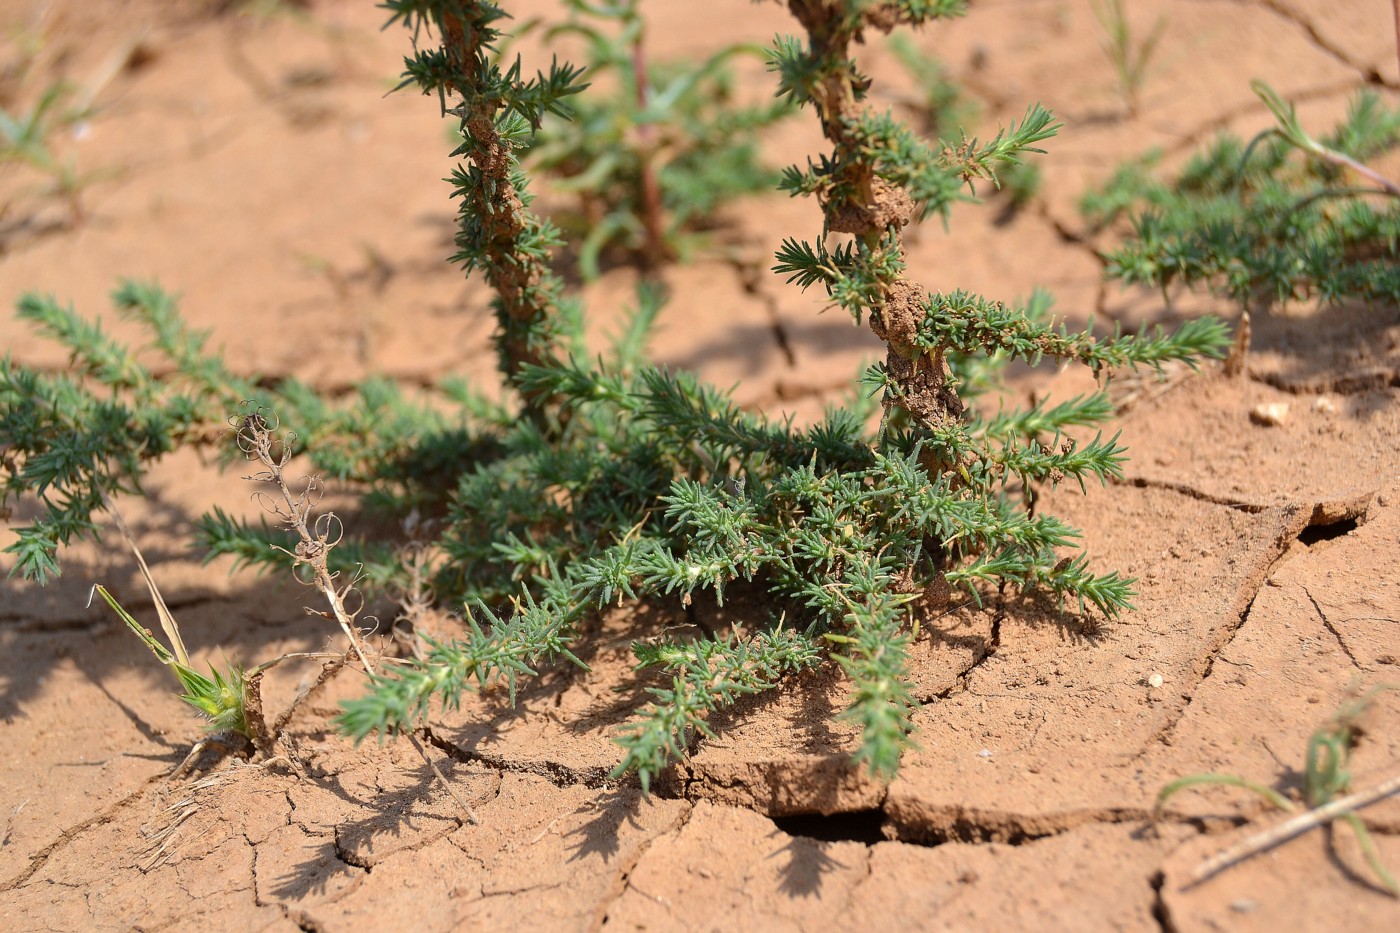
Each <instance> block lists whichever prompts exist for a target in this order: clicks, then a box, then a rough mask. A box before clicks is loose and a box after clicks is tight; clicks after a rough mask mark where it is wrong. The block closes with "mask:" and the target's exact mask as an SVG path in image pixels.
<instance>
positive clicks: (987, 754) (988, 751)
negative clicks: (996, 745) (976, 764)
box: [977, 748, 992, 758]
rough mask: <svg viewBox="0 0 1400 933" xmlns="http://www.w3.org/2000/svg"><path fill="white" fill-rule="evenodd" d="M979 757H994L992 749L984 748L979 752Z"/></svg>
mask: <svg viewBox="0 0 1400 933" xmlns="http://www.w3.org/2000/svg"><path fill="white" fill-rule="evenodd" d="M977 757H978V758H990V757H992V750H991V749H990V748H984V749H982V750H981V751H980V752H978V753H977Z"/></svg>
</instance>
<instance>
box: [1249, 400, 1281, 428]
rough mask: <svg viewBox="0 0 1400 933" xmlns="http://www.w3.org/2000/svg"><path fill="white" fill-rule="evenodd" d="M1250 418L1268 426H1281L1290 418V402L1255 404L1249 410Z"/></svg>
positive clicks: (1256, 422)
mask: <svg viewBox="0 0 1400 933" xmlns="http://www.w3.org/2000/svg"><path fill="white" fill-rule="evenodd" d="M1249 420H1250V421H1253V422H1254V423H1255V424H1262V425H1263V426H1264V427H1266V428H1276V427H1279V426H1280V425H1282V424H1283V423H1284V422H1285V421H1286V420H1288V403H1287V402H1270V403H1269V404H1267V405H1255V406H1254V407H1253V408H1251V409H1250V410H1249Z"/></svg>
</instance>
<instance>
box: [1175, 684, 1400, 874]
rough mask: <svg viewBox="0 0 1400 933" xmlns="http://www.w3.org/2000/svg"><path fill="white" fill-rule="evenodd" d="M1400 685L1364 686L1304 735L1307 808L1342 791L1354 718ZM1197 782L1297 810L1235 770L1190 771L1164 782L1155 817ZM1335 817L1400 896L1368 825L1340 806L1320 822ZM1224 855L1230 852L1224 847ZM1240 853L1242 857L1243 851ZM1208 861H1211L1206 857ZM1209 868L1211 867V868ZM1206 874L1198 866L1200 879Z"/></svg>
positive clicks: (1273, 841)
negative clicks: (1236, 790) (1246, 792)
mask: <svg viewBox="0 0 1400 933" xmlns="http://www.w3.org/2000/svg"><path fill="white" fill-rule="evenodd" d="M1396 689H1400V685H1397V684H1381V685H1380V686H1378V687H1376V688H1374V689H1372V690H1370V691H1368V692H1367V693H1365V694H1364V695H1362V696H1361V697H1359V698H1357V699H1355V700H1352V701H1351V702H1349V703H1347V704H1345V705H1343V706H1342V708H1341V709H1340V710H1338V711H1337V714H1336V715H1335V716H1333V717H1332V720H1331V721H1330V722H1328V723H1327V724H1326V725H1324V726H1323V727H1322V728H1320V729H1318V730H1317V731H1316V732H1314V733H1313V734H1312V736H1311V737H1310V738H1309V739H1308V748H1307V754H1306V757H1305V759H1304V765H1303V802H1304V803H1305V804H1306V806H1307V808H1308V809H1309V810H1312V811H1316V810H1318V809H1320V808H1324V807H1327V806H1328V805H1329V804H1331V805H1334V806H1335V804H1336V802H1337V801H1338V798H1339V797H1341V796H1342V795H1344V794H1346V793H1347V791H1348V789H1349V788H1350V786H1351V770H1350V762H1351V749H1352V746H1353V745H1354V744H1355V743H1356V737H1357V733H1358V731H1359V730H1358V728H1357V722H1358V720H1359V719H1360V718H1361V716H1362V714H1363V713H1365V712H1366V710H1367V709H1368V708H1369V707H1370V705H1371V703H1372V702H1373V701H1374V700H1375V698H1376V696H1377V695H1378V694H1380V693H1384V692H1385V691H1387V690H1396ZM1201 784H1224V785H1227V786H1230V787H1243V788H1244V789H1246V790H1249V791H1253V792H1254V793H1255V794H1258V795H1259V796H1260V797H1263V798H1264V799H1265V800H1267V801H1268V802H1269V803H1270V804H1271V805H1272V806H1274V807H1277V808H1278V809H1280V810H1284V811H1287V812H1290V813H1292V812H1296V810H1297V808H1296V807H1295V806H1294V805H1293V803H1292V801H1290V800H1289V799H1288V798H1286V797H1284V796H1283V795H1282V794H1280V793H1279V792H1278V791H1275V790H1273V789H1272V788H1269V787H1265V786H1264V785H1262V784H1258V783H1256V782H1254V781H1249V780H1246V779H1245V778H1242V777H1238V776H1236V775H1233V774H1191V775H1187V776H1186V777H1182V778H1178V779H1176V780H1175V781H1172V782H1171V783H1170V784H1168V785H1166V786H1165V787H1163V788H1162V791H1161V793H1159V794H1158V795H1157V804H1156V807H1155V808H1154V810H1153V818H1154V819H1160V818H1161V817H1162V814H1163V808H1164V807H1165V805H1166V802H1167V800H1169V799H1170V798H1171V797H1173V796H1174V795H1175V794H1176V793H1177V792H1178V791H1182V790H1185V789H1186V788H1188V787H1195V786H1198V785H1201ZM1335 820H1342V821H1344V822H1345V823H1346V824H1347V825H1348V826H1350V827H1351V829H1352V832H1354V833H1355V834H1356V841H1357V843H1358V844H1359V845H1360V846H1361V853H1362V855H1363V856H1364V857H1365V859H1366V863H1367V864H1368V865H1370V866H1371V871H1373V872H1374V873H1375V875H1376V877H1377V878H1378V879H1380V882H1381V885H1382V886H1383V887H1384V888H1385V889H1386V890H1387V891H1389V892H1390V893H1391V894H1393V895H1395V896H1396V897H1400V882H1397V881H1396V879H1395V876H1394V875H1392V874H1391V873H1390V872H1389V871H1388V870H1387V869H1386V867H1385V866H1384V865H1383V864H1382V863H1381V860H1380V853H1379V852H1378V851H1377V849H1376V844H1375V841H1374V840H1372V839H1371V834H1370V832H1369V831H1368V830H1367V829H1366V824H1365V823H1363V822H1362V821H1361V817H1359V816H1357V815H1356V813H1355V812H1354V811H1353V810H1351V809H1346V808H1344V809H1341V810H1339V811H1338V812H1336V813H1333V814H1331V815H1329V816H1328V817H1327V818H1326V819H1325V820H1323V821H1322V822H1327V823H1331V822H1333V821H1335ZM1288 838H1291V836H1288V835H1278V836H1277V837H1276V838H1274V837H1273V836H1267V837H1266V838H1265V840H1264V841H1265V842H1268V843H1270V844H1276V843H1278V842H1282V841H1284V840H1285V839H1288ZM1243 848H1244V849H1248V850H1250V853H1251V854H1252V853H1253V852H1258V851H1262V849H1261V848H1258V847H1252V846H1245V847H1243ZM1225 855H1233V853H1226V854H1225ZM1240 857H1244V856H1243V855H1241V856H1240ZM1235 860H1237V859H1235V858H1233V857H1231V858H1226V857H1225V856H1222V857H1220V858H1219V859H1216V860H1212V862H1218V863H1219V864H1220V866H1221V867H1224V866H1225V865H1227V864H1233V862H1234V861H1235ZM1208 864H1210V863H1208ZM1212 873H1213V872H1212ZM1201 877H1204V876H1203V875H1201V874H1200V873H1199V872H1198V879H1199V878H1201Z"/></svg>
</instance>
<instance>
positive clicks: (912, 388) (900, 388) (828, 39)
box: [787, 0, 1400, 472]
mask: <svg viewBox="0 0 1400 933" xmlns="http://www.w3.org/2000/svg"><path fill="white" fill-rule="evenodd" d="M1397 2H1400V0H1397ZM787 6H788V9H789V10H790V11H791V13H792V15H793V16H794V17H796V19H797V21H798V22H799V23H801V24H802V26H803V27H804V28H805V29H806V30H807V35H808V41H809V45H810V48H811V51H812V55H813V56H814V57H815V58H817V59H819V60H821V61H823V62H827V63H830V66H829V69H828V73H827V74H826V76H825V77H824V78H823V80H822V82H821V84H820V85H819V86H818V87H817V88H816V89H815V90H814V91H813V97H814V98H815V103H816V105H817V113H818V115H819V117H820V119H821V124H822V132H823V134H824V135H825V136H826V138H827V140H828V141H829V142H831V144H832V145H833V146H834V147H835V152H834V154H833V161H834V163H835V165H836V174H835V177H834V178H833V184H832V186H831V192H832V193H831V194H829V195H828V196H827V197H826V198H824V200H823V204H822V208H823V211H824V213H825V215H826V230H827V231H828V232H836V233H849V234H851V235H852V236H854V237H856V238H858V239H860V240H861V241H863V242H864V244H865V245H866V246H867V247H868V248H869V249H870V250H871V251H872V252H874V251H876V250H885V251H892V252H894V253H895V254H896V255H898V256H901V257H902V256H903V253H904V236H903V228H904V226H905V225H906V224H908V223H909V222H910V220H911V219H912V217H913V214H914V203H913V200H912V199H911V198H910V196H909V193H908V192H907V191H906V190H904V189H903V188H901V187H899V186H897V185H894V184H891V183H889V182H887V181H886V180H884V179H883V178H881V177H879V176H878V175H877V174H876V173H875V166H874V165H873V164H871V161H870V160H869V159H868V158H867V157H865V156H863V155H862V153H861V146H860V143H859V140H858V139H857V138H856V133H855V129H854V128H853V121H854V120H855V118H856V117H858V116H859V115H860V113H861V109H862V107H861V103H860V97H861V94H862V93H863V92H864V89H865V83H864V82H865V79H864V78H862V77H861V76H860V75H859V73H857V72H856V70H855V66H854V64H852V63H851V61H850V45H851V43H852V41H861V34H862V32H863V31H864V29H866V28H870V29H875V30H878V31H882V32H888V31H889V30H890V29H891V28H893V27H894V26H895V25H896V24H898V23H899V22H900V15H901V14H900V12H899V10H898V8H897V7H896V6H895V5H894V4H872V5H871V6H870V8H869V9H867V10H866V11H865V13H864V14H863V15H864V19H863V21H862V25H861V26H860V27H858V28H857V29H855V30H854V31H852V30H851V29H850V28H849V26H848V25H847V24H846V23H845V21H844V20H843V16H844V14H843V12H842V11H841V9H839V6H840V5H833V4H830V3H827V2H825V0H787ZM883 292H884V294H883V295H882V297H881V299H880V300H878V301H877V302H875V303H873V305H872V307H871V308H870V309H869V312H870V317H869V320H870V328H871V330H872V331H873V332H874V333H875V335H876V336H878V337H880V338H881V339H882V340H884V341H885V342H886V343H887V344H888V345H889V353H888V355H887V360H886V371H887V373H888V374H889V376H890V377H891V378H892V379H893V381H894V383H895V385H896V387H897V391H895V392H894V393H892V395H891V396H890V397H889V398H888V399H887V400H886V407H887V408H888V407H890V406H894V405H897V406H899V407H900V408H902V409H904V410H905V411H907V412H908V413H909V415H910V416H911V417H913V419H914V420H915V421H916V422H917V423H919V424H921V425H923V426H924V427H926V428H930V429H934V428H939V427H944V426H946V425H948V424H950V423H953V422H956V421H958V420H960V419H961V418H962V415H963V411H964V408H963V403H962V400H961V399H960V398H959V397H958V394H957V390H956V389H955V387H954V385H953V382H952V378H951V374H950V372H949V371H948V366H947V363H946V362H945V361H944V358H943V354H942V353H932V352H927V351H925V350H923V349H921V348H920V347H918V346H917V345H916V343H915V340H916V337H917V334H918V324H919V320H920V319H921V318H922V316H923V315H924V314H926V313H927V294H928V293H927V291H926V290H925V289H923V288H921V287H920V286H918V285H917V284H915V283H913V282H910V281H909V280H908V279H905V278H904V277H902V276H900V277H898V278H896V279H894V280H893V281H890V282H885V283H883ZM954 466H955V465H952V464H937V465H936V469H935V472H942V471H944V470H947V469H952V468H953V467H954Z"/></svg>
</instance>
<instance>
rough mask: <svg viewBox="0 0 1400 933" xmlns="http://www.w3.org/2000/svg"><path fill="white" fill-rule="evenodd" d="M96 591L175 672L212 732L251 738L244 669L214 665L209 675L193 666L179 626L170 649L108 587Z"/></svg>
mask: <svg viewBox="0 0 1400 933" xmlns="http://www.w3.org/2000/svg"><path fill="white" fill-rule="evenodd" d="M93 591H94V592H95V593H97V595H98V596H101V597H102V600H103V602H105V603H106V604H107V605H108V606H111V607H112V611H113V612H115V613H116V614H117V616H118V617H119V618H120V619H121V620H122V621H123V622H125V623H126V627H127V628H129V629H131V630H132V631H133V632H134V633H136V637H137V638H139V639H141V641H143V642H144V643H145V645H146V647H147V648H150V649H151V653H152V654H154V655H155V656H156V660H157V661H159V662H160V663H162V664H164V665H166V666H168V667H169V668H170V670H171V671H172V672H173V673H174V674H175V679H176V680H178V681H179V682H180V686H181V687H182V688H183V689H184V691H185V692H184V693H183V694H181V696H180V699H182V700H184V701H185V702H186V703H188V704H190V705H191V706H193V707H194V708H195V709H196V710H198V711H199V714H200V715H201V716H203V717H204V718H205V719H206V720H208V722H209V731H210V732H227V733H232V734H234V735H241V736H243V737H244V738H245V739H249V740H251V739H252V733H251V731H250V730H249V728H248V715H247V711H246V692H245V689H244V671H243V668H241V667H239V666H238V665H237V664H231V665H229V667H228V670H227V671H220V670H219V669H218V668H217V667H214V666H213V665H212V664H211V665H210V666H209V675H208V676H207V677H206V676H205V675H204V674H201V673H200V672H199V671H197V670H195V669H194V667H193V666H191V664H190V657H189V655H188V654H187V653H186V652H185V646H184V643H183V642H182V641H181V640H180V637H179V629H178V628H177V629H176V630H175V637H174V638H172V640H171V647H170V648H167V647H166V646H165V645H163V644H161V643H160V639H158V638H156V637H155V635H154V634H152V633H151V630H150V629H148V628H146V627H145V626H143V625H142V624H141V623H140V622H137V621H136V620H135V619H134V618H132V616H131V613H129V612H127V611H126V610H125V609H123V608H122V606H121V604H120V603H118V602H117V601H116V599H115V598H113V596H112V594H111V593H109V592H107V588H106V587H105V586H102V585H101V584H98V585H97V586H94V587H93Z"/></svg>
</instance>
